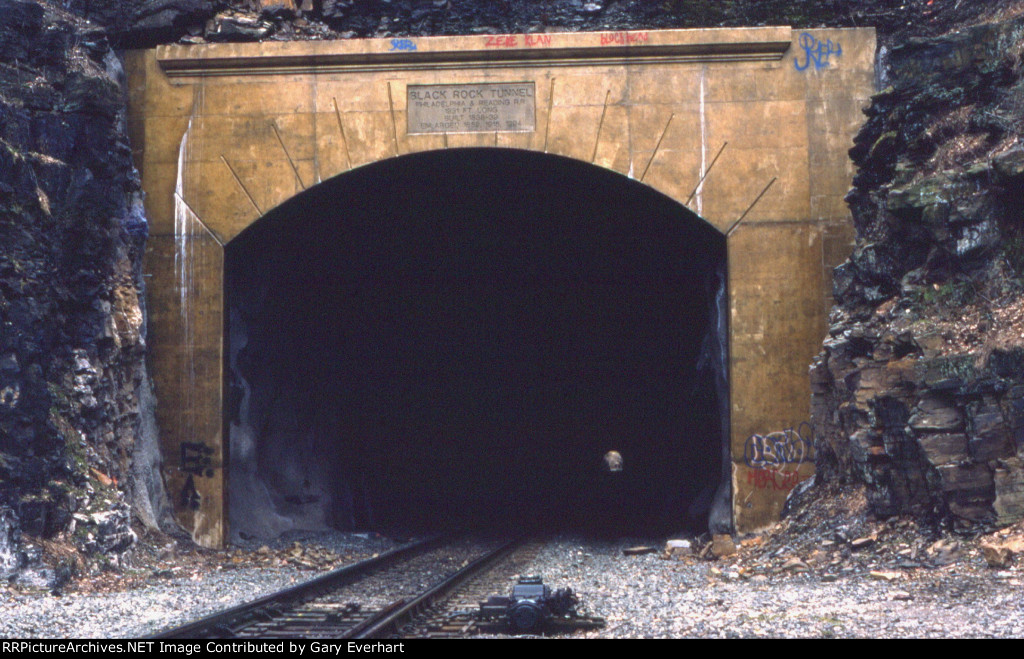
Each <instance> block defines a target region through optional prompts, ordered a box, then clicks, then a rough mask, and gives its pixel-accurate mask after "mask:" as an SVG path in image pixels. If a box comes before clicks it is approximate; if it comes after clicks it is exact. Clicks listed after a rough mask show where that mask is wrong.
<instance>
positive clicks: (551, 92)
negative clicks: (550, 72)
mask: <svg viewBox="0 0 1024 659" xmlns="http://www.w3.org/2000/svg"><path fill="white" fill-rule="evenodd" d="M554 103H555V79H554V78H552V79H551V86H550V87H549V88H548V117H547V123H545V124H544V149H543V150H544V153H547V152H548V134H549V133H550V132H551V110H552V109H553V108H554Z"/></svg>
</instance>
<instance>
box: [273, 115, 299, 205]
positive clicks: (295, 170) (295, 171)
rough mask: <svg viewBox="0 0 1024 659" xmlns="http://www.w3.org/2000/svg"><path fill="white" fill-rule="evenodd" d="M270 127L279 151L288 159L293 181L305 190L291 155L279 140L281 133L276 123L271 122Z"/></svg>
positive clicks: (282, 141)
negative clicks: (279, 148)
mask: <svg viewBox="0 0 1024 659" xmlns="http://www.w3.org/2000/svg"><path fill="white" fill-rule="evenodd" d="M270 127H271V128H273V129H274V135H277V143H278V144H280V145H281V150H282V151H284V157H285V158H287V159H288V164H289V165H291V166H292V172H293V173H294V174H295V180H296V181H298V182H299V187H300V188H302V189H303V190H305V189H306V184H305V183H303V182H302V177H301V176H299V168H298V167H296V166H295V161H294V160H292V155H291V154H290V153H288V147H286V146H285V145H284V140H283V139H282V138H281V131H280V130H279V129H278V128H277V122H276V121H271V122H270Z"/></svg>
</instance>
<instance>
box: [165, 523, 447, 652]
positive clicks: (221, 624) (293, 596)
mask: <svg viewBox="0 0 1024 659" xmlns="http://www.w3.org/2000/svg"><path fill="white" fill-rule="evenodd" d="M444 539H445V537H444V536H440V535H438V536H433V537H430V538H426V539H425V540H420V541H418V542H413V543H410V544H407V545H403V546H401V547H396V548H395V549H392V550H390V551H387V552H384V553H383V554H381V555H379V556H374V557H373V558H368V559H366V560H363V561H359V562H358V563H353V564H351V565H346V566H345V567H341V568H338V569H337V570H333V571H331V572H328V573H326V574H323V575H321V576H319V577H316V578H314V579H310V580H309V581H305V582H303V583H300V584H298V585H296V586H292V587H290V588H286V589H284V590H280V591H278V592H276V593H271V594H269V595H265V596H263V597H260V598H258V599H255V600H253V601H251V602H246V603H245V604H240V605H238V606H234V607H231V608H229V609H225V610H223V611H219V612H217V613H213V614H211V615H208V616H205V617H202V618H199V619H198V620H194V621H192V622H190V623H186V624H184V625H181V626H178V627H173V628H171V629H167V630H164V631H162V632H159V633H157V634H154V635H152V636H150V637H149V638H154V639H172V638H203V637H205V636H207V635H210V634H225V635H231V634H232V633H233V631H234V630H236V629H239V628H241V626H244V625H247V624H249V623H251V622H255V621H256V620H257V619H259V618H260V617H263V618H264V619H265V618H266V617H267V616H268V615H270V614H269V612H268V610H273V609H275V608H280V607H283V606H290V605H294V604H296V603H299V602H301V601H304V600H308V599H311V598H313V597H317V596H318V595H321V594H323V593H325V592H327V591H329V590H331V589H332V588H336V587H338V586H341V585H343V584H346V583H351V582H352V581H355V580H357V579H359V578H361V577H363V576H364V575H366V574H368V573H369V572H372V571H374V570H378V569H381V568H384V567H388V566H389V565H392V564H394V563H396V562H397V561H399V560H400V559H402V558H405V557H406V556H409V555H410V554H412V555H415V554H417V553H420V552H423V551H426V550H427V549H431V548H433V547H434V546H436V545H438V544H440V543H441V542H442V541H443V540H444Z"/></svg>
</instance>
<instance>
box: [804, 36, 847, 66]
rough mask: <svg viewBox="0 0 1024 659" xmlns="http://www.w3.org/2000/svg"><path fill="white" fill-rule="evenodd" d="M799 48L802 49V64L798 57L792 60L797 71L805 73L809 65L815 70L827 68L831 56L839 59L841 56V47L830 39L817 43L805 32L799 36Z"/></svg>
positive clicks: (817, 41) (813, 37)
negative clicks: (812, 65)
mask: <svg viewBox="0 0 1024 659" xmlns="http://www.w3.org/2000/svg"><path fill="white" fill-rule="evenodd" d="M800 47H801V48H803V49H804V63H803V64H801V63H800V56H799V55H798V56H797V58H796V59H794V60H793V66H794V67H796V70H797V71H806V70H807V68H808V67H809V66H810V65H811V64H814V68H815V70H820V69H824V68H827V67H828V65H829V59H830V58H831V57H832V56H833V55H835V56H836V57H839V56H840V55H842V54H843V47H842V46H840V45H839V44H838V43H836V44H833V43H832V40H831V39H826V40H825V41H819V40H818V39H817V38H816V37H815V36H814V35H812V34H809V33H807V32H804V33H803V34H801V35H800Z"/></svg>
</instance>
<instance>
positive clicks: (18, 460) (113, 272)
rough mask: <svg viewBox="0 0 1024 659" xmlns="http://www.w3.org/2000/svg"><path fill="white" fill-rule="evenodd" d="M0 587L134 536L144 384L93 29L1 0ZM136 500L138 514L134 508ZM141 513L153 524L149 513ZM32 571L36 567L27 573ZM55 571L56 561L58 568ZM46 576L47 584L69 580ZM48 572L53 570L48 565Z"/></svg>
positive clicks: (142, 231)
mask: <svg viewBox="0 0 1024 659" xmlns="http://www.w3.org/2000/svg"><path fill="white" fill-rule="evenodd" d="M0 16H2V19H0V246H2V249H0V327H2V331H0V578H6V577H8V576H9V575H11V574H13V573H14V572H15V571H18V570H20V569H21V568H23V567H25V566H26V565H27V564H29V563H31V562H32V561H31V560H30V559H32V557H33V556H34V555H37V554H38V553H39V551H38V548H39V546H40V543H41V542H44V541H46V542H50V541H66V542H67V543H69V544H71V545H73V546H77V547H79V548H80V549H82V550H84V551H85V552H86V554H89V553H102V552H112V553H114V554H117V553H120V552H123V551H124V550H125V549H126V548H127V547H128V546H130V545H131V544H132V542H133V540H134V534H133V532H132V530H131V528H130V527H129V522H130V515H129V506H128V503H129V502H130V501H131V499H132V497H133V496H135V495H136V494H139V495H141V498H142V499H144V500H146V501H148V500H149V496H148V493H145V492H140V491H139V487H136V485H135V484H136V482H137V479H135V478H133V468H134V465H133V455H134V453H135V451H136V449H137V448H138V447H140V446H141V445H142V442H141V441H140V439H139V438H140V437H142V436H144V435H145V433H144V432H143V431H142V428H143V416H142V410H141V407H140V404H139V392H140V390H141V389H142V388H143V387H145V386H148V385H147V383H146V378H145V370H144V362H143V355H144V350H145V339H144V337H145V314H144V308H143V305H142V299H141V291H142V276H141V256H142V250H143V247H144V242H145V239H146V223H145V219H144V217H143V215H142V205H141V198H140V195H139V182H138V177H137V175H136V173H135V170H134V168H133V166H132V163H131V157H130V155H131V154H130V150H129V146H128V143H127V138H126V133H125V129H124V121H125V104H124V98H123V91H122V82H123V81H122V77H123V73H122V71H121V66H120V62H119V60H118V58H117V57H116V56H115V54H114V52H113V51H112V50H111V48H110V46H109V44H108V42H107V38H106V34H105V32H104V31H103V29H102V28H100V27H98V26H96V25H93V24H90V23H88V22H86V21H83V20H81V19H79V18H77V17H75V16H73V15H70V14H66V13H64V12H62V11H61V10H59V9H56V8H54V7H52V6H49V5H44V4H41V3H37V2H31V1H25V0H0ZM144 507H145V506H144ZM149 511H150V519H151V520H152V519H154V517H155V516H154V515H153V514H152V508H151V507H150V508H149ZM37 567H39V566H37ZM53 567H54V566H50V568H53ZM57 568H59V569H50V571H49V572H47V573H46V575H45V576H44V580H50V581H53V580H54V579H55V578H58V577H59V576H60V575H61V574H66V573H67V572H68V570H69V569H70V566H67V565H65V566H63V567H62V568H61V567H60V566H57ZM40 569H42V570H43V571H44V572H45V571H46V569H49V568H46V569H44V568H42V567H40Z"/></svg>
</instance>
